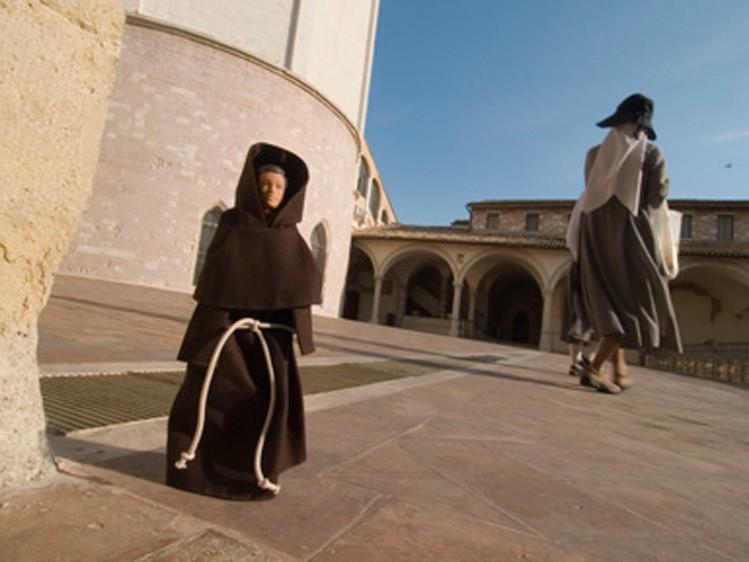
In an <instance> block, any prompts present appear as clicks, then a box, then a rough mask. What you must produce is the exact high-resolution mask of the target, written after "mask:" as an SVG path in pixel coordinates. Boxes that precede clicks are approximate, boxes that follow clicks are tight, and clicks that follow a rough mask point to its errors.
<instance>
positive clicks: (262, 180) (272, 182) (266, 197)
mask: <svg viewBox="0 0 749 562" xmlns="http://www.w3.org/2000/svg"><path fill="white" fill-rule="evenodd" d="M257 186H258V189H259V190H260V200H261V201H262V203H263V207H265V210H266V211H273V210H275V209H277V208H278V206H279V205H280V204H281V202H282V201H283V195H284V193H286V178H285V177H284V176H283V175H281V174H278V173H276V172H261V173H260V176H258V179H257Z"/></svg>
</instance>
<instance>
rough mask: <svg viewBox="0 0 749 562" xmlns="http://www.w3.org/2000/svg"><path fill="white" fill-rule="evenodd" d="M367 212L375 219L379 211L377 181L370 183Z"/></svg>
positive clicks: (378, 187)
mask: <svg viewBox="0 0 749 562" xmlns="http://www.w3.org/2000/svg"><path fill="white" fill-rule="evenodd" d="M369 212H370V213H371V214H372V217H373V218H374V219H375V220H377V215H378V214H379V212H380V186H379V185H378V184H377V182H373V183H372V190H371V191H370V193H369Z"/></svg>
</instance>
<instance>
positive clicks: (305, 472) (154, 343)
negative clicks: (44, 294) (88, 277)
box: [0, 277, 749, 562]
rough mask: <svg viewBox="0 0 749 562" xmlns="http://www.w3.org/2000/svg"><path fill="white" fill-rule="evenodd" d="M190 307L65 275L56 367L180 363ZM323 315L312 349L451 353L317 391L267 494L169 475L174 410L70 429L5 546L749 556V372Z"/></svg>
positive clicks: (366, 355)
mask: <svg viewBox="0 0 749 562" xmlns="http://www.w3.org/2000/svg"><path fill="white" fill-rule="evenodd" d="M191 308H192V303H191V301H190V299H189V297H187V296H185V295H181V294H175V293H169V292H166V291H156V290H153V289H144V288H133V287H127V286H123V285H117V284H112V283H103V282H94V281H83V280H76V279H72V278H63V277H61V278H59V279H58V280H57V282H56V285H55V289H54V291H53V297H52V299H51V300H50V303H49V305H48V307H47V309H46V310H45V312H44V314H43V316H42V319H41V322H40V349H39V360H40V363H41V366H42V372H43V374H50V375H52V374H64V373H75V372H107V371H112V372H115V371H116V372H122V371H127V370H137V369H154V368H169V367H173V366H174V363H173V361H172V358H173V356H174V351H175V349H176V346H177V345H178V343H179V339H180V337H181V332H182V330H183V329H184V326H185V323H186V321H187V318H188V316H189V314H190V311H191ZM315 326H316V333H317V338H316V339H317V344H318V351H317V352H316V353H315V354H314V355H312V356H307V357H304V358H302V362H303V363H304V362H309V364H332V363H337V362H349V363H351V362H363V361H375V360H381V359H393V358H404V357H407V358H412V359H415V360H419V361H422V362H429V363H430V364H432V365H433V366H434V370H433V371H432V372H430V373H429V374H426V375H422V376H419V377H414V378H410V379H400V380H396V381H390V382H386V383H380V384H376V385H370V386H367V387H360V388H355V389H347V390H342V391H336V392H332V393H328V394H324V395H313V396H309V397H307V398H306V407H307V412H308V414H307V429H308V450H309V460H308V461H307V462H306V463H305V464H303V465H302V466H300V467H297V468H295V469H292V470H290V471H289V472H287V473H284V474H283V475H282V477H281V485H282V490H281V493H280V494H279V496H278V497H277V498H276V499H274V500H273V501H269V502H259V503H243V502H227V501H222V500H217V499H212V498H207V497H202V496H198V495H194V494H189V493H184V492H181V491H178V490H174V489H171V488H168V487H166V486H164V485H163V484H162V481H163V474H164V466H163V465H164V454H163V451H164V439H165V420H164V419H156V420H146V421H142V422H137V423H132V424H126V425H121V426H111V427H106V428H100V429H95V430H86V431H81V432H77V433H74V434H68V435H67V436H65V437H52V438H50V442H51V446H52V448H53V450H54V453H55V455H56V457H57V462H58V466H59V469H60V470H59V473H58V475H57V476H55V477H54V478H52V479H51V480H48V481H45V482H43V483H40V484H37V485H35V486H29V487H27V488H23V489H16V490H11V491H6V492H4V493H2V494H0V560H24V561H25V560H149V561H150V560H158V561H166V560H169V561H172V560H174V561H178V560H180V561H181V560H219V561H222V560H314V561H323V560H343V561H347V560H356V561H357V562H363V561H369V560H383V561H385V560H387V561H391V560H451V561H452V560H458V561H462V560H470V561H473V560H500V561H501V560H575V561H578V560H596V561H599V560H638V561H639V560H654V561H655V560H657V561H664V560H666V561H668V560H674V561H676V560H679V561H683V560H699V561H703V560H706V561H712V560H715V561H725V560H747V559H749V537H747V534H746V521H747V520H749V462H747V461H749V437H747V436H748V435H749V415H748V414H749V402H747V391H746V390H745V389H742V388H737V387H732V386H728V385H724V384H720V383H715V382H710V381H705V380H698V379H690V378H685V377H681V376H678V375H672V374H668V373H662V372H657V371H650V370H647V369H643V368H638V367H633V368H632V369H631V371H632V374H633V376H634V377H635V379H636V386H634V387H633V388H632V389H630V390H628V391H626V392H625V393H622V394H621V395H619V396H607V395H602V394H598V393H596V392H593V391H591V390H589V389H585V388H582V387H580V386H578V385H577V384H576V380H575V379H573V378H571V377H568V376H567V375H566V374H565V371H566V367H567V359H566V357H564V356H562V355H559V354H547V353H539V352H536V351H533V350H528V349H524V348H518V347H511V346H505V345H498V344H493V343H486V342H474V341H470V340H464V339H457V338H447V337H442V336H435V335H429V334H423V333H418V332H411V331H406V330H399V329H396V328H391V327H385V326H374V325H371V324H367V323H358V322H351V321H346V320H339V319H330V318H315ZM456 357H463V360H462V361H460V362H459V365H460V366H459V367H457V368H456V366H455V365H456V361H455V358H456Z"/></svg>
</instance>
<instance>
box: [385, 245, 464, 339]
mask: <svg viewBox="0 0 749 562" xmlns="http://www.w3.org/2000/svg"><path fill="white" fill-rule="evenodd" d="M379 275H380V278H381V287H382V298H381V299H380V307H379V310H378V311H377V314H378V319H379V320H384V321H385V323H387V324H389V325H395V326H402V327H405V328H411V329H417V330H421V331H430V332H434V333H443V334H448V333H449V332H450V330H451V325H450V322H451V319H450V316H451V314H450V313H451V307H452V303H453V300H454V279H455V264H453V263H452V261H451V259H450V256H449V254H448V253H447V252H445V251H444V249H442V248H438V247H435V246H431V245H415V244H411V245H408V246H406V247H403V248H399V249H398V250H396V251H394V252H391V253H390V254H389V255H388V256H387V258H385V260H383V264H382V266H381V267H380V268H379Z"/></svg>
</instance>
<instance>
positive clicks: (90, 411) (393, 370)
mask: <svg viewBox="0 0 749 562" xmlns="http://www.w3.org/2000/svg"><path fill="white" fill-rule="evenodd" d="M437 367H438V366H436V365H416V364H413V363H412V362H408V361H377V362H374V363H366V364H361V363H351V364H349V363H346V364H341V365H326V366H320V367H302V368H301V369H300V375H301V378H302V386H303V390H304V394H317V393H320V392H330V391H332V390H339V389H342V388H350V387H354V386H361V385H365V384H373V383H376V382H383V381H387V380H392V379H398V378H404V377H412V376H418V375H421V374H424V373H427V372H430V371H434V370H438V369H437ZM439 367H441V368H444V366H439ZM183 378H184V372H183V371H178V372H150V373H127V374H121V375H81V376H63V377H54V376H52V377H42V378H41V379H40V384H41V390H42V398H43V401H44V411H45V414H46V416H47V431H48V432H50V433H53V434H56V435H65V434H67V433H70V432H71V431H77V430H80V429H88V428H93V427H103V426H106V425H113V424H119V423H126V422H133V421H138V420H145V419H150V418H159V417H163V416H167V415H169V410H170V409H171V407H172V402H173V401H174V396H175V395H176V394H177V391H178V390H179V386H180V384H182V379H183Z"/></svg>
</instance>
